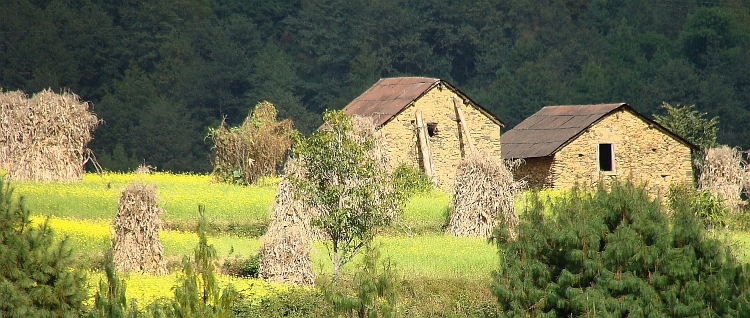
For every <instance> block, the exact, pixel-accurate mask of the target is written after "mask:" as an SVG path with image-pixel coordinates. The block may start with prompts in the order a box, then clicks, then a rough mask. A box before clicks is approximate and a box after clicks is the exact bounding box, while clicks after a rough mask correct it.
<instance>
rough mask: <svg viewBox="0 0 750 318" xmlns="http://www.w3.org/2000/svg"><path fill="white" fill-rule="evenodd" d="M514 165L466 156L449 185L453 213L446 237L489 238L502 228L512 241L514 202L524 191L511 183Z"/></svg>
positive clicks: (487, 157) (513, 235)
mask: <svg viewBox="0 0 750 318" xmlns="http://www.w3.org/2000/svg"><path fill="white" fill-rule="evenodd" d="M518 164H519V163H518V162H509V163H506V162H500V161H497V160H496V159H494V158H493V157H491V156H489V155H486V154H484V155H482V156H468V157H466V158H464V160H462V161H461V164H460V165H459V167H458V170H457V173H456V180H455V183H454V185H453V211H452V212H451V217H450V222H449V224H448V229H447V233H449V234H453V235H455V236H480V237H489V236H490V235H491V234H492V230H493V229H494V228H495V227H496V226H498V225H500V224H503V225H505V226H507V227H508V231H509V233H510V235H511V238H513V237H515V227H516V226H517V225H518V216H517V215H516V208H515V205H514V199H515V197H516V195H518V194H519V193H520V192H521V191H522V190H523V188H524V186H525V183H524V182H523V181H514V180H513V174H512V172H511V171H512V169H513V168H514V167H516V166H517V165H518Z"/></svg>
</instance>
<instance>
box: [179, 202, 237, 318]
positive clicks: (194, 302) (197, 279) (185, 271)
mask: <svg viewBox="0 0 750 318" xmlns="http://www.w3.org/2000/svg"><path fill="white" fill-rule="evenodd" d="M198 213H199V214H200V218H199V219H198V227H197V229H196V230H197V232H198V245H197V246H196V247H195V250H194V257H193V259H192V260H191V259H190V258H189V257H187V256H185V257H184V258H183V259H182V276H183V277H182V282H180V283H178V284H177V285H175V286H174V287H173V288H172V289H173V290H174V300H173V301H172V304H171V306H170V308H167V313H166V314H167V316H172V317H234V313H233V312H232V301H233V300H234V298H235V297H236V293H235V291H234V289H233V287H232V286H231V285H229V286H228V287H227V288H225V289H224V290H223V291H220V290H219V284H218V282H217V281H216V276H215V272H216V265H215V262H216V249H215V248H214V246H213V245H209V244H208V238H207V237H206V218H205V216H204V207H203V206H202V205H201V206H198Z"/></svg>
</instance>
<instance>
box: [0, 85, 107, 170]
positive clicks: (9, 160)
mask: <svg viewBox="0 0 750 318" xmlns="http://www.w3.org/2000/svg"><path fill="white" fill-rule="evenodd" d="M88 109H89V104H88V103H87V102H82V101H81V100H80V98H79V97H78V96H77V95H75V94H73V93H70V92H67V91H66V92H63V93H62V94H57V93H55V92H53V91H52V90H44V91H41V92H39V93H36V94H34V96H32V97H31V98H28V96H27V95H25V94H24V93H23V92H21V91H14V92H2V91H1V90H0V168H3V169H5V170H7V173H8V176H7V177H8V178H9V179H12V180H32V181H73V180H81V179H82V178H83V165H84V163H85V158H86V145H87V144H88V143H89V142H90V141H91V139H92V137H91V132H92V131H93V130H94V128H96V126H97V124H98V123H99V120H98V119H97V118H96V115H94V114H93V113H91V112H89V110H88Z"/></svg>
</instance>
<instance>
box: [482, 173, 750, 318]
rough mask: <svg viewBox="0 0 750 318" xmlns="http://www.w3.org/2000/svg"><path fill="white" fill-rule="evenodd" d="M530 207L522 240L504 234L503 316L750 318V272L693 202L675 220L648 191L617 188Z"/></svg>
mask: <svg viewBox="0 0 750 318" xmlns="http://www.w3.org/2000/svg"><path fill="white" fill-rule="evenodd" d="M531 201H532V205H531V207H530V208H529V210H528V211H526V213H524V214H523V215H522V219H521V224H520V225H519V229H518V230H519V233H518V237H517V238H516V239H515V240H510V239H506V238H507V237H508V236H507V234H506V233H503V231H505V230H504V229H498V230H496V233H495V241H496V243H497V246H498V248H499V250H500V251H501V261H500V269H499V270H498V271H496V272H494V273H493V283H492V286H491V290H492V293H493V295H495V296H496V297H497V299H498V302H499V303H500V306H501V308H502V309H503V312H502V313H501V316H503V317H537V316H544V317H582V316H586V317H588V316H591V317H626V316H627V317H652V316H656V317H667V316H669V317H687V316H699V315H700V316H706V317H749V316H750V306H748V305H747V304H748V303H750V280H749V279H750V275H748V270H750V268H748V266H747V265H742V264H739V263H738V262H737V261H736V260H735V258H734V257H733V256H732V255H731V253H730V251H729V250H728V249H727V248H726V247H725V246H723V245H722V244H721V242H719V241H718V240H717V239H714V238H711V237H709V236H707V235H706V234H705V233H704V228H703V224H702V222H701V221H700V220H699V219H698V218H697V217H696V216H695V211H693V210H692V209H694V208H693V207H691V206H689V205H688V204H684V205H675V206H673V209H674V216H673V219H672V220H671V221H670V220H669V218H668V217H667V216H666V215H665V214H664V213H663V211H662V206H661V205H660V203H659V201H658V200H653V199H650V198H649V197H648V195H647V194H646V192H645V191H644V189H643V187H636V186H633V185H632V184H630V183H626V184H620V183H617V182H615V183H614V184H613V185H612V188H611V189H609V190H608V189H604V188H601V187H600V188H599V189H598V190H596V191H595V192H593V193H586V192H583V191H581V190H577V189H574V190H573V191H571V192H570V193H568V194H567V196H566V197H565V198H564V199H560V200H558V201H554V202H547V203H546V204H545V203H543V202H541V201H540V199H538V197H537V196H533V197H532V199H531ZM545 205H547V207H546V208H545ZM545 209H546V210H547V211H548V212H545ZM549 211H551V212H549Z"/></svg>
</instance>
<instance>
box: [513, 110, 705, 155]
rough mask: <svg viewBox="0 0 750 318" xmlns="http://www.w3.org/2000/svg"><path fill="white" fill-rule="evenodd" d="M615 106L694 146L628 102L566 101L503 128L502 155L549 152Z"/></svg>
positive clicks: (570, 139)
mask: <svg viewBox="0 0 750 318" xmlns="http://www.w3.org/2000/svg"><path fill="white" fill-rule="evenodd" d="M619 109H624V110H627V111H630V112H631V113H633V114H634V115H636V116H638V117H639V118H641V119H643V120H644V121H646V122H647V123H649V124H650V125H654V127H656V128H658V129H659V130H661V131H663V132H664V133H666V134H668V135H670V136H672V137H673V138H675V139H677V140H678V141H680V142H682V143H684V144H686V145H688V146H689V147H690V148H693V149H696V146H695V145H694V144H692V143H690V142H689V141H687V140H685V139H684V138H682V137H680V136H678V135H676V134H674V133H673V132H671V131H669V130H668V129H666V128H664V127H663V126H661V125H659V124H658V123H656V122H655V121H653V120H651V119H648V118H647V117H645V116H643V115H641V114H640V113H638V112H636V111H635V110H634V109H633V108H632V107H630V105H628V104H625V103H617V104H598V105H567V106H547V107H544V108H542V109H541V110H539V111H538V112H536V113H535V114H534V115H531V117H529V118H526V120H524V121H522V122H521V123H520V124H518V125H516V127H514V128H513V129H511V130H509V131H507V132H505V133H504V134H503V135H502V136H501V137H500V140H501V142H502V152H503V158H506V159H517V158H534V157H546V156H550V155H552V154H554V153H556V152H557V151H558V150H560V149H562V147H564V146H565V145H567V144H568V143H570V142H571V141H573V140H574V139H575V138H576V137H578V136H579V135H580V134H582V133H583V132H584V131H585V130H586V129H587V128H589V127H591V125H593V124H594V123H596V122H598V121H599V120H600V119H602V118H604V117H605V116H606V115H608V114H610V113H612V112H614V111H616V110H619Z"/></svg>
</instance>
